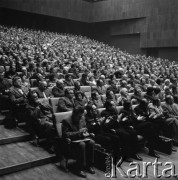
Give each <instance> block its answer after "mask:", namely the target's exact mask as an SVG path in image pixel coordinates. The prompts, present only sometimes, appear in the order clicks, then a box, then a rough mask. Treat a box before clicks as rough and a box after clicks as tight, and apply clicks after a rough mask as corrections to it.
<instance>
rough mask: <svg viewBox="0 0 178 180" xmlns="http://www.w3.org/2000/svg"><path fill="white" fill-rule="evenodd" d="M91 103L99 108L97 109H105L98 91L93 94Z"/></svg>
mask: <svg viewBox="0 0 178 180" xmlns="http://www.w3.org/2000/svg"><path fill="white" fill-rule="evenodd" d="M91 102H92V104H94V105H95V106H96V107H97V109H98V108H103V107H104V105H103V102H102V99H101V96H100V95H99V94H98V92H97V91H96V92H92V93H91Z"/></svg>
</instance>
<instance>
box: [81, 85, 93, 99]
mask: <svg viewBox="0 0 178 180" xmlns="http://www.w3.org/2000/svg"><path fill="white" fill-rule="evenodd" d="M81 91H82V92H84V93H85V95H86V96H87V97H91V86H81Z"/></svg>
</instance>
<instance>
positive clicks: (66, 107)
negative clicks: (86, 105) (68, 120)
mask: <svg viewBox="0 0 178 180" xmlns="http://www.w3.org/2000/svg"><path fill="white" fill-rule="evenodd" d="M74 106H75V104H74V101H73V100H70V99H69V98H67V97H62V98H60V99H59V102H58V110H59V112H67V111H72V110H73V108H74Z"/></svg>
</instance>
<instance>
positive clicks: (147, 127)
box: [120, 101, 159, 158]
mask: <svg viewBox="0 0 178 180" xmlns="http://www.w3.org/2000/svg"><path fill="white" fill-rule="evenodd" d="M123 106H124V107H123V110H121V112H120V115H121V124H122V125H123V126H125V127H132V128H133V131H135V132H136V134H137V135H142V136H143V137H144V138H145V139H146V140H147V141H148V149H149V155H150V156H153V157H156V158H159V155H158V154H157V153H156V152H155V151H154V148H155V146H156V143H157V142H158V140H159V138H158V135H157V134H156V133H155V131H154V129H153V127H152V124H151V123H150V122H147V121H145V118H146V116H145V117H144V116H137V115H136V114H135V112H134V110H133V109H132V105H131V102H130V101H125V102H124V104H123Z"/></svg>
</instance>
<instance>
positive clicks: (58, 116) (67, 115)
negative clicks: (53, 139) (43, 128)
mask: <svg viewBox="0 0 178 180" xmlns="http://www.w3.org/2000/svg"><path fill="white" fill-rule="evenodd" d="M70 118H72V111H68V112H62V113H54V119H55V126H56V129H57V133H58V135H59V137H62V121H63V120H64V119H70Z"/></svg>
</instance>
